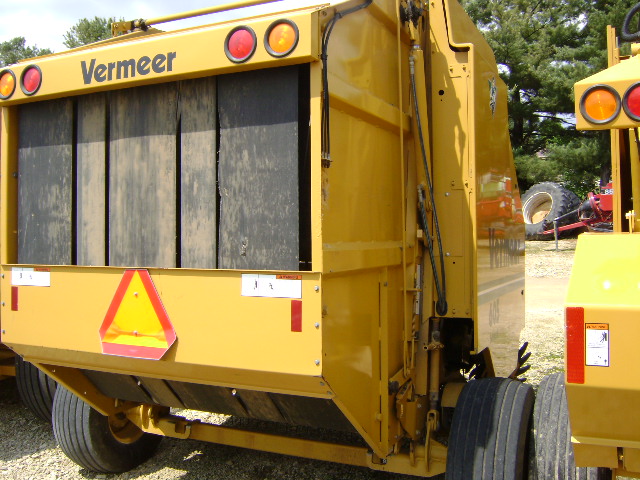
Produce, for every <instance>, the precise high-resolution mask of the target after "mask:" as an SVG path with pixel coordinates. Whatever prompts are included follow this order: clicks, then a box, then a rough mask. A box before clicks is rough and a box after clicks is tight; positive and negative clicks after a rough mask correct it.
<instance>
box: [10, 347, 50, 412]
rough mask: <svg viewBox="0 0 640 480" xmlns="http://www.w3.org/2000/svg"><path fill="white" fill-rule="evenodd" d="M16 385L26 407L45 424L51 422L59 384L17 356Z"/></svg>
mask: <svg viewBox="0 0 640 480" xmlns="http://www.w3.org/2000/svg"><path fill="white" fill-rule="evenodd" d="M16 385H17V387H18V394H19V395H20V399H21V400H22V403H24V404H25V406H26V407H27V408H28V409H29V410H31V411H32V412H33V413H34V414H35V415H36V416H37V417H39V418H41V419H42V420H44V421H45V422H49V423H50V422H51V411H52V407H53V397H54V395H55V393H56V387H57V386H58V384H57V383H56V381H55V380H53V379H52V378H51V377H49V376H48V375H46V374H45V373H44V372H42V371H41V370H39V369H38V368H36V367H35V366H34V365H33V364H32V363H29V362H25V361H24V360H23V359H22V357H21V356H20V355H16Z"/></svg>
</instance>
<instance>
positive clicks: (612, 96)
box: [580, 85, 620, 125]
mask: <svg viewBox="0 0 640 480" xmlns="http://www.w3.org/2000/svg"><path fill="white" fill-rule="evenodd" d="M580 113H582V116H583V117H584V118H585V119H586V120H588V121H589V122H591V123H594V124H597V125H602V124H604V123H608V122H610V121H611V120H613V119H614V118H616V117H617V116H618V114H619V113H620V95H618V92H616V91H615V90H614V89H613V88H611V87H610V86H608V85H594V86H592V87H589V88H588V89H587V91H586V92H584V94H583V95H582V99H581V100H580Z"/></svg>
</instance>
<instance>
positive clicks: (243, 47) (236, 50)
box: [224, 27, 257, 63]
mask: <svg viewBox="0 0 640 480" xmlns="http://www.w3.org/2000/svg"><path fill="white" fill-rule="evenodd" d="M256 43H257V41H256V34H255V33H254V31H253V30H251V29H250V28H249V27H236V28H234V29H233V30H231V32H229V35H227V39H226V41H225V43H224V53H226V54H227V58H228V59H229V60H231V61H232V62H234V63H242V62H246V61H247V60H249V59H250V58H251V56H252V55H253V53H254V52H255V51H256Z"/></svg>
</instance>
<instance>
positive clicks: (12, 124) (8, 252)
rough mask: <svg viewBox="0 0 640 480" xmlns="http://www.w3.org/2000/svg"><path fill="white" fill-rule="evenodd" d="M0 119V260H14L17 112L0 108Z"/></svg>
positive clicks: (16, 198)
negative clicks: (0, 226) (0, 162)
mask: <svg viewBox="0 0 640 480" xmlns="http://www.w3.org/2000/svg"><path fill="white" fill-rule="evenodd" d="M1 113H2V117H1V119H0V128H1V130H0V158H2V164H1V165H0V172H1V173H0V177H1V178H0V192H2V200H1V201H0V221H1V222H2V238H0V261H1V262H2V263H7V262H10V261H14V262H15V261H17V260H18V209H17V208H16V205H18V112H17V110H16V109H15V108H8V107H3V108H2V109H1Z"/></svg>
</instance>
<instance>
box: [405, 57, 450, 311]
mask: <svg viewBox="0 0 640 480" xmlns="http://www.w3.org/2000/svg"><path fill="white" fill-rule="evenodd" d="M409 77H410V79H411V93H412V96H413V105H414V110H415V114H416V126H417V128H418V138H419V139H420V149H421V152H422V163H423V166H424V172H425V176H426V178H427V186H428V188H429V196H430V199H431V210H432V212H433V224H434V229H435V232H436V239H437V241H438V250H439V253H440V273H441V276H442V285H440V278H439V277H438V269H437V267H436V264H435V256H434V254H433V242H432V240H431V234H430V233H429V227H428V224H427V218H426V211H425V209H424V205H421V213H423V212H424V214H423V215H422V216H423V223H424V225H423V228H424V229H425V236H426V237H427V245H428V248H429V256H430V257H431V268H432V270H433V278H434V281H435V285H436V293H437V295H438V301H437V303H436V313H437V314H438V315H440V316H442V315H446V313H447V310H448V306H447V287H446V279H445V269H444V252H443V251H442V237H441V235H440V225H439V223H438V212H437V211H436V203H435V196H434V194H433V182H432V181H431V174H430V173H429V164H428V160H427V158H428V157H427V149H426V147H425V143H424V136H423V135H422V120H421V119H420V111H419V108H418V93H417V89H416V76H415V67H414V65H413V61H412V64H411V65H410V73H409ZM419 190H420V192H421V198H422V197H423V195H424V189H423V188H422V187H419Z"/></svg>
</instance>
